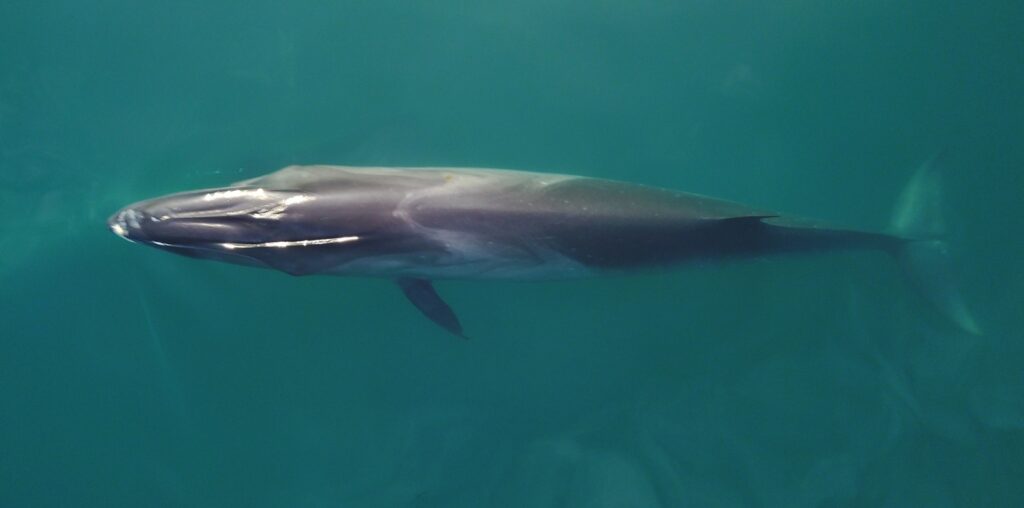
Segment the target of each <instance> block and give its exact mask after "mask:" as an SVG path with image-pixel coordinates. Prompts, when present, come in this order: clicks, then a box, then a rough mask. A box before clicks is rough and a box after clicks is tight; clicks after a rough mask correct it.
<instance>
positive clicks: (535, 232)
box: [108, 163, 980, 337]
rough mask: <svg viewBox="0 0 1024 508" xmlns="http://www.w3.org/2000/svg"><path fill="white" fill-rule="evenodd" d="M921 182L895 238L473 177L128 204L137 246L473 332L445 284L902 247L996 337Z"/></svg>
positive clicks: (351, 175) (579, 186)
mask: <svg viewBox="0 0 1024 508" xmlns="http://www.w3.org/2000/svg"><path fill="white" fill-rule="evenodd" d="M933 166H934V165H933V164H931V163H926V164H924V165H923V166H922V167H921V168H920V169H919V170H918V171H917V172H916V173H915V174H914V176H913V177H912V178H911V180H910V183H909V184H908V185H907V187H906V189H905V190H904V191H903V193H902V195H901V196H900V198H899V201H898V204H897V207H896V211H895V214H894V216H893V219H892V223H891V225H890V227H889V230H888V231H887V232H872V231H859V230H853V229H846V228H842V227H838V226H833V225H829V224H827V223H824V222H820V221H816V220H811V219H805V218H799V217H791V216H787V215H783V214H780V213H777V212H772V211H767V210H761V209H757V208H753V207H748V206H744V205H741V204H738V203H733V202H730V201H726V200H721V199H715V198H710V197H705V196H700V195H696V194H689V193H685V192H679V191H674V190H667V189H661V188H656V187H649V186H644V185H637V184H631V183H625V182H619V181H612V180H604V179H597V178H586V177H580V176H570V175H560V174H547V173H533V172H525V171H510V170H493V169H473V168H385V167H348V166H289V167H286V168H284V169H281V170H279V171H276V172H274V173H271V174H268V175H266V176H262V177H259V178H253V179H249V180H244V181H241V182H238V183H235V184H233V185H231V186H229V187H224V188H217V189H206V190H198V191H190V192H183V193H178V194H171V195H168V196H164V197H158V198H155V199H151V200H148V201H142V202H139V203H135V204H132V205H129V206H127V207H125V208H124V209H122V210H120V211H118V212H117V213H115V214H114V215H113V216H112V217H110V219H109V221H108V225H109V227H110V229H111V230H112V231H113V232H114V233H116V234H117V235H118V236H121V237H122V238H125V239H127V240H130V241H132V242H136V243H141V244H144V245H150V246H153V247H156V248H159V249H162V250H166V251H169V252H173V253H175V254H181V255H184V256H189V257H193V258H201V259H212V260H217V261H224V262H228V263H235V264H240V265H249V266H256V267H263V268H271V269H275V270H280V271H283V272H286V273H289V274H291V275H318V274H324V275H349V276H372V277H385V278H389V279H393V280H394V281H395V282H396V283H397V285H398V287H399V288H400V289H401V290H402V292H403V293H404V294H405V296H406V297H407V298H408V299H409V301H410V302H411V303H412V304H413V305H414V306H415V307H416V308H417V309H419V311H420V312H422V313H423V315H425V316H426V317H427V318H429V319H430V320H431V321H433V322H434V323H436V324H438V325H440V326H441V327H443V328H444V329H445V330H447V331H449V332H451V333H453V334H455V335H459V336H463V337H464V336H465V335H464V334H463V329H462V325H461V324H460V322H459V319H458V317H457V316H456V314H455V312H454V311H453V310H452V308H451V307H450V306H449V305H448V304H446V303H445V301H444V300H443V299H442V298H441V296H440V295H438V293H437V292H436V291H435V289H434V287H433V284H432V281H434V280H439V279H519V280H525V279H531V280H542V279H567V278H577V277H590V276H597V275H603V274H616V273H623V272H628V271H633V270H644V269H651V268H669V267H673V266H678V265H684V264H687V263H694V262H706V261H710V260H722V259H743V258H753V257H761V256H769V255H781V254H793V253H801V252H823V251H836V250H875V251H883V252H886V253H888V254H890V255H892V257H893V258H894V259H895V260H896V261H897V262H898V263H899V264H900V265H901V267H902V269H903V271H904V272H905V273H906V274H907V276H908V277H907V278H908V280H909V281H910V283H911V286H913V287H914V288H915V289H916V291H917V292H918V293H919V294H920V295H921V296H923V297H924V299H925V300H927V301H928V302H930V303H931V304H932V305H933V306H934V307H935V308H936V309H937V310H938V311H939V313H941V314H942V315H944V316H945V317H946V318H948V320H949V321H950V322H951V323H952V324H953V325H955V326H957V327H959V328H960V329H962V330H963V331H966V332H969V333H974V334H977V333H980V328H979V326H978V324H977V323H976V321H975V319H974V318H973V317H972V315H971V313H970V312H969V311H968V308H967V306H966V305H965V304H964V301H963V299H962V298H961V296H960V294H959V292H958V291H957V289H956V287H955V284H954V282H953V278H952V276H951V271H950V256H949V254H948V249H947V246H946V243H945V242H944V241H943V239H942V235H943V230H942V220H941V214H940V213H939V205H940V203H939V200H940V190H941V189H940V185H939V175H938V174H937V173H936V170H935V169H934V167H933Z"/></svg>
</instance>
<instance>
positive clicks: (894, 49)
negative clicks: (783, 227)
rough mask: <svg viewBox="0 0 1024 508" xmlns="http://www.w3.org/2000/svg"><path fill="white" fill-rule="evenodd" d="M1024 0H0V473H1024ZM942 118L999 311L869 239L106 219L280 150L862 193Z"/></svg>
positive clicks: (790, 192) (42, 494)
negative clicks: (766, 248)
mask: <svg viewBox="0 0 1024 508" xmlns="http://www.w3.org/2000/svg"><path fill="white" fill-rule="evenodd" d="M1022 26H1024V4H1022V3H1021V2H1016V1H1004V2H995V1H991V2H954V1H946V0H938V1H916V2H899V3H894V2H881V1H867V2H802V1H795V0H785V1H779V2H753V1H746V2H744V1H722V2H710V1H692V0H686V1H678V2H659V1H639V2H625V1H591V2H566V1H554V2H551V1H544V2H541V1H533V0H528V1H518V2H502V3H497V2H483V3H479V4H474V3H466V2H446V1H440V2H394V1H386V0H385V1H350V2H286V3H283V2H267V1H256V2H252V1H250V2H219V3H217V4H216V5H210V3H209V2H195V1H189V2H174V3H170V2H168V3H157V2H148V3H145V4H142V3H140V2H127V1H116V0H110V1H99V0H98V1H94V2H27V1H20V0H7V1H5V2H3V3H0V68H2V70H3V72H2V73H0V317H2V318H3V319H2V321H3V330H4V331H3V332H0V333H2V339H0V506H5V507H6V506H12V507H15V506H17V507H20V506H341V507H402V506H410V507H435V506H445V507H448V506H458V507H481V506H501V507H563V506H564V507H613V506H614V507H622V506H638V507H676V506H787V507H792V506H893V507H897V506H898V507H904V506H929V507H942V506H1021V505H1022V503H1024V486H1022V484H1021V481H1020V480H1021V478H1022V477H1024V432H1022V431H1024V373H1022V365H1024V340H1022V339H1024V337H1022V332H1021V330H1022V329H1024V321H1022V313H1021V312H1020V308H1021V303H1022V298H1021V296H1020V295H1021V293H1022V291H1024V270H1021V269H1020V259H1021V254H1022V253H1024V252H1022V251H1024V249H1022V247H1024V245H1022V241H1021V238H1022V233H1024V231H1022V229H1024V226H1022V224H1021V220H1020V218H1021V217H1022V210H1024V207H1022V206H1021V205H1020V191H1021V189H1022V188H1024V178H1022V171H1021V168H1022V165H1024V98H1022V97H1024V94H1021V90H1024V35H1022V33H1024V32H1022V31H1021V27H1022ZM940 150H944V151H945V154H946V155H945V160H944V165H945V175H944V176H945V181H946V186H947V195H946V202H945V207H946V211H947V218H948V221H949V224H948V229H949V240H950V243H951V245H952V247H953V251H954V254H955V256H956V258H957V264H958V265H959V269H960V270H959V271H960V279H961V281H962V288H963V292H964V294H965V295H966V297H967V298H968V300H969V301H970V302H971V305H972V307H973V308H974V310H975V312H976V314H977V315H978V318H979V321H980V322H981V324H982V326H983V327H984V329H985V332H986V333H985V334H984V335H981V336H965V335H963V334H960V333H957V332H956V331H954V330H951V329H949V328H948V327H946V326H944V324H943V323H942V322H941V321H940V320H938V319H937V318H936V317H935V316H933V315H931V314H930V311H929V310H928V309H927V308H926V307H925V306H924V305H922V304H921V303H920V302H918V301H917V300H916V298H915V296H914V295H913V294H912V292H911V291H909V290H908V289H907V287H906V286H905V285H904V284H903V281H902V280H901V277H900V274H899V272H898V270H897V268H896V267H895V266H894V265H893V264H892V263H891V261H890V260H888V259H886V258H885V257H884V256H880V255H879V256H876V255H863V254H836V255H822V256H805V257H796V258H786V259H772V260H763V261H753V262H743V263H732V264H726V265H712V266H702V267H689V268H684V269H680V270H675V271H670V272H664V273H645V274H640V275H637V276H635V277H616V278H608V279H593V280H583V281H572V282H542V283H503V282H471V281H470V282H446V283H440V284H438V288H439V290H440V291H441V292H443V293H444V294H445V296H446V298H447V299H448V301H449V302H450V303H451V304H452V305H453V306H454V307H456V308H457V309H458V310H459V313H460V316H461V317H462V320H463V323H464V324H465V326H466V329H467V332H468V333H469V334H470V335H471V336H472V337H473V339H472V340H470V341H461V340H457V339H453V338H452V337H450V336H448V335H446V334H445V333H444V332H443V331H442V330H440V329H438V328H437V327H434V326H431V325H430V324H429V323H428V322H427V321H426V320H424V319H423V318H422V317H421V316H419V315H418V314H417V313H416V311H415V310H414V309H413V308H412V307H411V306H409V305H408V304H407V303H406V302H405V301H404V300H403V298H402V296H401V295H400V294H399V292H398V291H397V290H396V289H395V288H394V287H393V286H392V285H391V284H389V283H387V282H386V281H381V280H369V279H343V278H328V277H320V278H318V277H311V278H293V277H289V276H287V275H284V274H280V273H276V272H270V271H259V270H253V269H247V268H242V267H235V266H229V265H221V264H217V263H210V262H201V261H196V260H191V259H186V258H180V257H175V256H171V255H169V254H165V253H161V252H158V251H156V250H154V249H147V248H143V247H141V246H136V245H130V244H128V243H126V242H124V241H122V240H120V239H118V238H116V237H115V236H114V235H112V234H110V232H109V231H108V230H107V229H106V226H105V224H104V221H105V219H106V217H107V216H108V215H109V214H111V213H112V212H114V211H115V210H116V209H117V208H119V207H120V206H123V205H125V204H127V203H129V202H132V201H137V200H139V199H143V198H148V197H152V196H156V195H159V194H164V193H168V192H173V191H179V190H186V189H192V188H199V187H212V186H222V185H225V184H227V183H230V182H232V181H236V180H240V179H243V178H249V177H254V176H257V175H260V174H263V173H266V172H269V171H272V170H275V169H277V168H279V167H281V166H285V165H288V164H294V163H333V164H351V165H456V166H457V165H472V166H489V167H506V168H518V169H527V170H535V171H557V172H566V173H576V174H582V175H587V176H599V177H608V178H617V179H622V180H628V181H632V182H639V183H647V184H653V185H660V186H665V187H671V188H677V189H682V190H688V191H692V192H698V193H702V194H709V195H715V196H721V197H724V198H728V199H733V200H737V201H742V202H746V203H750V204H752V205H756V206H761V207H765V208H769V209H776V210H784V211H787V212H792V213H797V214H801V215H807V216H813V217H819V218H822V219H827V220H832V221H836V222H840V223H844V224H849V225H853V226H857V227H864V228H881V227H884V225H885V223H886V221H887V218H888V215H889V213H890V211H891V208H892V203H893V202H894V200H895V198H896V196H897V195H898V193H899V191H900V188H901V186H902V185H903V184H904V182H905V181H906V180H907V179H908V178H909V176H910V175H911V173H912V171H913V169H914V168H915V167H916V166H917V165H918V164H920V163H921V162H922V161H924V160H925V159H927V158H928V157H930V156H931V155H932V154H934V153H936V152H937V151H940Z"/></svg>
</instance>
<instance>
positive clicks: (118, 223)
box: [107, 208, 145, 242]
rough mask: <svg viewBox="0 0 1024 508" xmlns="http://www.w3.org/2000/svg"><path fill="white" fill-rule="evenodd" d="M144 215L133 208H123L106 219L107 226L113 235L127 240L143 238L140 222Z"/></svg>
mask: <svg viewBox="0 0 1024 508" xmlns="http://www.w3.org/2000/svg"><path fill="white" fill-rule="evenodd" d="M144 220H145V216H144V215H143V214H142V213H140V212H139V211H138V210H135V209H134V208H123V209H121V210H120V211H118V212H117V213H115V214H114V215H111V216H110V218H109V219H107V227H109V228H110V230H111V231H113V232H114V234H115V235H117V236H120V237H121V238H124V239H125V240H129V241H133V242H134V241H141V240H143V238H142V236H143V230H142V222H143V221H144Z"/></svg>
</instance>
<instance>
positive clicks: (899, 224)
mask: <svg viewBox="0 0 1024 508" xmlns="http://www.w3.org/2000/svg"><path fill="white" fill-rule="evenodd" d="M937 159H938V157H936V158H933V159H931V160H929V161H928V162H926V163H924V164H922V165H921V167H920V168H918V170H917V172H916V173H914V176H913V177H912V178H911V179H910V182H909V183H908V184H907V186H906V187H905V188H904V190H903V193H902V194H901V195H900V197H899V199H898V200H897V202H896V209H895V211H894V213H893V217H892V222H891V224H890V227H889V229H890V233H891V234H893V235H896V236H899V237H901V238H903V239H904V242H902V244H901V245H900V247H898V248H897V249H896V252H895V253H894V254H895V256H896V259H897V260H898V261H899V263H900V266H901V267H902V269H903V272H904V273H905V274H906V275H907V278H908V279H909V281H910V284H911V285H912V286H914V288H915V289H916V290H917V292H918V293H920V294H921V296H923V297H924V299H925V300H927V301H928V302H929V303H930V304H931V305H933V306H934V307H935V308H936V309H937V310H938V311H939V312H940V313H941V314H942V315H943V316H945V317H946V318H947V319H949V320H950V321H951V322H952V323H954V324H955V325H956V326H958V327H959V328H960V329H961V330H963V331H965V332H968V333H971V334H974V335H980V334H981V333H982V332H981V327H980V326H978V323H977V321H976V320H975V319H974V316H973V315H972V314H971V311H970V310H969V309H968V308H967V303H966V302H965V301H964V299H963V296H961V295H960V291H959V290H958V289H957V285H956V282H955V280H954V277H953V266H952V260H951V256H950V253H949V247H948V245H947V244H946V242H945V240H944V239H943V236H944V234H945V226H944V223H943V219H942V213H941V204H942V181H941V175H940V174H939V172H938V170H937V164H936V162H937Z"/></svg>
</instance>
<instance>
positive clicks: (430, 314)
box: [396, 277, 468, 339]
mask: <svg viewBox="0 0 1024 508" xmlns="http://www.w3.org/2000/svg"><path fill="white" fill-rule="evenodd" d="M396 282H397V283H398V287H400V288H402V292H403V293H405V297H406V298H408V299H409V301H410V302H412V304H413V305H414V306H416V308H417V309H419V311H420V312H422V313H423V315H424V316H426V317H427V318H428V319H430V320H431V321H433V322H434V324H436V325H438V326H440V327H441V328H444V329H445V330H448V331H449V332H451V333H453V334H455V335H458V336H459V337H462V338H463V339H466V338H468V337H466V336H465V335H464V334H463V333H462V324H461V323H459V318H458V316H456V315H455V311H453V310H452V308H451V307H449V306H448V304H447V303H445V301H444V300H442V299H441V296H440V295H438V294H437V291H435V290H434V285H433V284H431V283H430V281H429V280H426V279H417V278H414V277H400V278H399V279H398V280H397V281H396Z"/></svg>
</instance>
